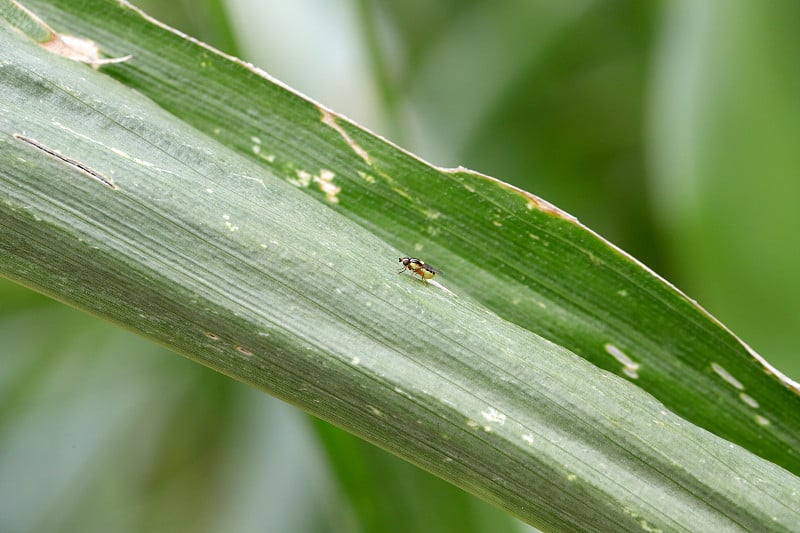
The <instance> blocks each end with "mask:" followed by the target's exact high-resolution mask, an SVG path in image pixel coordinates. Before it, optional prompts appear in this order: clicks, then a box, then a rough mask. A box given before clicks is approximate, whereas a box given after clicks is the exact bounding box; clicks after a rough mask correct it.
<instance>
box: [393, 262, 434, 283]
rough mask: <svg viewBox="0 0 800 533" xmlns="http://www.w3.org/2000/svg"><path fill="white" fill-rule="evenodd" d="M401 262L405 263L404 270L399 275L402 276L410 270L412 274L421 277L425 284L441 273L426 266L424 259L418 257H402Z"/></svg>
mask: <svg viewBox="0 0 800 533" xmlns="http://www.w3.org/2000/svg"><path fill="white" fill-rule="evenodd" d="M400 262H401V263H403V268H401V269H400V271H399V272H398V274H402V273H403V272H405V271H406V270H410V271H411V274H412V275H413V274H416V275H418V276H419V277H420V279H421V280H422V282H423V283H427V280H429V279H433V277H434V276H435V275H436V274H437V273H438V272H439V271H438V270H436V269H435V268H433V267H432V266H430V265H426V264H425V261H423V260H422V259H417V258H416V257H401V258H400Z"/></svg>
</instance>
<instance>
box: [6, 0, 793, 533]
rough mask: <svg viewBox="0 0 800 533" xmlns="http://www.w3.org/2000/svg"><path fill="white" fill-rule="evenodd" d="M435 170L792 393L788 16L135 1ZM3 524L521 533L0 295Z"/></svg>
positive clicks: (519, 5)
mask: <svg viewBox="0 0 800 533" xmlns="http://www.w3.org/2000/svg"><path fill="white" fill-rule="evenodd" d="M136 3H137V5H139V6H141V7H143V8H144V9H145V10H146V11H148V12H149V13H151V14H152V15H154V16H156V17H157V18H160V19H162V20H164V21H165V22H167V23H169V24H171V25H173V26H175V27H177V28H179V29H181V30H183V31H185V32H186V33H188V34H190V35H193V36H195V37H198V38H200V39H203V40H206V41H208V42H210V43H212V44H214V45H215V46H217V47H219V48H221V49H222V50H224V51H227V52H230V53H233V54H236V55H239V56H241V57H244V58H245V59H248V60H250V61H252V62H253V63H255V64H257V65H258V66H260V67H262V68H263V69H265V70H266V71H268V72H269V73H270V74H272V75H273V76H275V77H277V78H278V79H280V80H282V81H284V82H285V83H287V84H289V85H290V86H292V87H294V88H296V89H297V90H299V91H300V92H302V93H304V94H306V95H308V96H309V97H311V98H313V99H315V100H317V101H319V102H321V103H323V104H325V105H326V106H328V107H330V108H333V109H334V110H336V111H338V112H340V113H343V114H345V115H347V116H349V117H350V118H352V119H354V120H356V121H357V122H360V123H361V124H364V125H365V126H367V127H369V128H370V129H372V130H373V131H375V132H376V133H379V134H381V135H383V136H385V137H387V138H388V139H390V140H392V141H394V142H396V143H397V144H400V145H401V146H403V147H405V148H408V149H409V150H411V151H413V152H415V153H417V154H419V155H421V156H423V157H424V158H426V159H427V160H429V161H431V162H432V163H435V164H437V165H442V166H456V165H463V166H467V167H469V168H472V169H475V170H479V171H482V172H485V173H487V174H490V175H493V176H495V177H498V178H501V179H503V180H506V181H509V182H511V183H513V184H515V185H518V186H520V187H522V188H524V189H527V190H529V191H531V192H533V193H535V194H537V195H539V196H541V197H543V198H545V199H547V200H549V201H550V202H552V203H554V204H556V205H558V206H559V207H561V208H563V209H565V210H566V211H568V212H570V213H571V214H573V215H576V216H577V217H578V218H579V219H580V220H581V221H582V222H583V223H585V224H586V225H588V226H589V227H590V228H592V229H594V230H595V231H597V232H598V233H600V234H601V235H603V236H605V237H606V238H608V239H609V240H611V241H612V242H614V243H616V244H617V245H619V246H620V247H621V248H623V249H625V250H626V251H628V252H630V253H631V254H633V255H634V256H636V257H637V258H639V259H641V260H642V261H643V262H645V263H646V264H647V265H649V266H650V267H651V268H653V269H654V270H655V271H656V272H658V273H659V274H661V275H662V276H664V277H665V278H666V279H668V280H670V281H671V282H672V283H674V284H675V285H677V286H678V287H679V288H680V289H682V290H683V291H684V292H686V293H687V294H688V295H689V296H690V297H692V298H694V299H696V300H697V301H698V302H699V303H700V304H701V305H703V306H704V307H705V308H706V309H708V310H709V311H710V312H711V313H712V314H714V315H715V316H716V317H717V318H719V319H720V320H721V321H722V322H723V323H724V324H726V325H727V326H728V327H730V328H731V329H732V330H733V331H734V332H735V333H737V334H738V335H739V336H740V337H741V338H743V339H744V340H745V341H746V342H747V343H749V344H750V345H751V346H752V347H753V348H754V349H755V350H756V351H758V352H760V353H761V354H762V355H763V356H764V357H766V358H767V359H768V360H769V361H770V362H771V363H772V364H774V365H775V366H777V367H778V368H779V369H781V370H782V371H784V372H785V373H787V374H788V375H789V376H791V377H793V378H795V379H798V378H800V357H798V356H797V355H796V354H795V346H794V344H795V343H794V342H793V340H794V335H793V334H794V332H795V331H797V330H800V276H798V272H800V253H798V251H799V250H798V242H797V239H796V238H794V237H793V235H794V234H795V231H796V230H797V229H798V228H800V220H799V219H800V214H799V213H800V210H798V209H797V207H796V205H795V204H796V202H797V201H798V200H800V179H799V178H800V37H798V33H797V28H798V27H800V4H799V3H797V2H794V1H790V0H785V1H767V2H751V1H747V0H707V1H704V2H694V1H691V0H675V1H671V2H655V1H652V2H640V1H637V0H607V1H602V2H601V1H589V0H572V1H568V2H563V1H560V0H550V1H539V0H500V1H492V2H489V1H486V0H484V1H477V0H474V1H469V0H467V1H465V0H439V1H434V2H429V1H421V0H405V1H403V2H391V1H388V0H335V1H332V0H299V1H295V2H280V1H278V0H269V1H265V0H228V1H227V2H224V1H222V0H216V1H210V0H202V1H200V0H180V1H177V0H176V1H172V2H161V1H157V0H139V1H138V2H136ZM0 346H2V354H3V356H2V364H0V472H2V476H0V531H3V532H17V531H81V532H92V531H98V532H99V531H110V530H113V531H117V532H125V531H148V532H159V531H164V532H167V531H184V530H192V531H196V532H216V531H226V532H229V531H233V532H249V531H268V532H273V531H274V532H306V531H308V532H317V531H319V532H326V531H337V532H338V531H375V532H379V531H380V532H391V531H423V532H428V531H431V532H438V531H441V532H445V531H454V532H469V531H475V532H478V531H524V530H525V529H526V527H525V526H523V525H521V524H519V523H518V522H516V521H514V520H512V519H510V518H508V517H506V516H505V515H503V514H502V513H501V512H499V511H497V510H495V509H493V508H491V507H490V506H488V505H487V504H484V503H481V502H479V501H477V500H476V499H474V498H472V497H470V496H468V495H466V494H464V493H462V492H460V491H458V490H456V489H453V488H451V487H449V486H448V485H446V484H444V483H443V482H440V481H438V480H436V479H434V478H432V477H431V476H429V475H427V474H425V473H423V472H421V471H419V470H417V469H416V468H415V467H412V466H410V465H407V464H405V463H402V462H401V461H399V460H397V459H395V458H393V457H391V456H388V455H387V454H385V453H383V452H381V451H380V450H377V449H375V448H374V447H372V446H370V445H367V444H364V443H361V442H359V441H357V440H356V439H354V438H351V437H350V436H348V435H347V434H345V433H343V432H341V431H338V430H336V429H334V428H331V427H330V426H328V425H327V424H324V423H321V422H317V421H313V420H312V419H310V418H308V417H306V416H305V415H303V414H302V413H300V412H299V411H298V410H296V409H294V408H291V407H289V406H286V405H284V404H282V403H280V402H278V401H277V400H274V399H272V398H270V397H268V396H266V395H265V394H262V393H260V392H258V391H255V390H251V389H249V388H247V387H245V386H243V385H241V384H238V383H235V382H233V381H231V380H229V379H228V378H225V377H223V376H221V375H218V374H215V373H214V372H212V371H210V370H207V369H205V368H201V367H199V366H198V365H196V364H194V363H191V362H189V361H187V360H184V359H183V358H181V357H177V356H175V355H174V354H171V353H169V352H167V351H165V350H164V349H162V348H160V347H158V346H155V345H153V344H152V343H149V342H147V341H144V340H142V339H139V338H137V337H135V336H133V335H131V334H130V333H127V332H125V331H122V330H120V329H119V328H117V327H114V326H112V325H109V324H106V323H103V322H100V321H98V320H97V319H94V318H92V317H89V316H85V315H83V314H81V313H79V312H77V311H74V310H71V309H69V308H67V307H65V306H63V305H61V304H58V303H56V302H53V301H51V300H48V299H46V298H44V297H42V296H39V295H36V294H34V293H32V292H30V291H28V290H26V289H23V288H21V287H19V286H16V285H13V284H11V283H9V282H6V281H2V280H0Z"/></svg>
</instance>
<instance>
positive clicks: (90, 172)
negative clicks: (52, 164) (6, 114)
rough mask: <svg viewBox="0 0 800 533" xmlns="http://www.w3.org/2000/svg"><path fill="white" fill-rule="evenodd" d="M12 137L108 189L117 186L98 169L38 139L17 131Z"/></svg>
mask: <svg viewBox="0 0 800 533" xmlns="http://www.w3.org/2000/svg"><path fill="white" fill-rule="evenodd" d="M14 138H15V139H17V140H18V141H20V142H23V143H25V144H27V145H29V146H33V147H34V148H36V149H37V150H39V151H41V152H44V153H46V154H47V155H49V156H51V157H54V158H56V159H58V160H59V161H61V162H62V163H66V164H67V165H69V166H71V167H72V168H74V169H76V170H78V171H80V172H81V173H82V174H84V175H86V176H89V177H90V178H92V179H94V180H97V181H99V182H100V183H102V184H103V185H105V186H106V187H108V188H109V189H114V190H116V189H117V186H116V185H114V181H113V180H112V179H111V178H109V177H107V176H104V175H103V174H101V173H99V172H98V171H96V170H94V169H93V168H91V167H89V166H88V165H85V164H83V163H81V162H80V161H77V160H75V159H72V158H71V157H66V156H64V155H61V154H60V153H59V152H58V150H54V149H53V148H49V147H47V146H45V145H43V144H42V143H40V142H39V141H36V140H34V139H31V138H30V137H26V136H25V135H21V134H19V133H15V134H14Z"/></svg>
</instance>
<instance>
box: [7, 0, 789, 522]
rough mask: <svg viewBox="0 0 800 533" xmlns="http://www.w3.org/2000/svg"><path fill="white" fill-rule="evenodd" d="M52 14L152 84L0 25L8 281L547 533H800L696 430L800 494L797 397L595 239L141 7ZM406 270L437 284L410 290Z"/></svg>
mask: <svg viewBox="0 0 800 533" xmlns="http://www.w3.org/2000/svg"><path fill="white" fill-rule="evenodd" d="M30 6H33V7H35V11H36V12H37V13H38V14H39V15H40V16H41V17H42V18H44V19H46V20H47V21H48V24H50V25H51V26H52V27H53V28H54V29H55V30H56V31H57V32H63V33H71V34H77V35H80V36H83V37H87V38H91V39H92V40H94V41H95V42H97V43H98V44H99V45H100V47H101V50H102V51H103V52H104V53H105V54H107V55H109V56H115V57H119V56H125V55H128V54H130V55H132V56H133V59H131V60H130V61H128V62H126V63H122V64H119V65H115V66H106V67H103V70H102V71H101V72H96V71H92V70H91V69H89V68H88V67H86V66H84V65H80V64H77V63H75V62H73V61H70V60H68V59H66V58H62V57H58V56H56V55H54V54H51V53H50V52H48V51H46V50H44V49H42V48H41V47H38V46H37V45H35V44H34V43H33V42H32V41H29V40H26V38H25V37H24V36H22V35H21V34H20V33H18V32H16V31H14V30H11V29H9V28H8V26H6V25H3V26H2V31H1V32H0V47H2V49H3V50H4V52H3V54H4V55H3V59H2V64H1V65H0V68H2V75H3V76H2V79H3V80H4V81H3V85H2V86H1V87H2V100H1V101H0V105H1V106H2V107H1V109H2V114H1V115H0V120H1V121H2V122H0V128H2V129H1V131H2V133H3V137H2V140H0V142H2V144H0V160H2V161H3V167H2V170H1V171H0V205H2V211H0V226H2V228H3V231H2V234H1V235H2V237H1V238H0V272H2V273H3V274H4V275H6V276H8V277H10V278H12V279H15V280H17V281H19V282H21V283H24V284H26V285H28V286H32V287H35V288H37V289H38V290H40V291H42V292H45V293H48V294H51V295H53V296H55V297H57V298H59V299H62V300H64V301H67V302H69V303H71V304H73V305H76V306H78V307H81V308H84V309H87V310H90V311H91V312H93V313H95V314H98V315H100V316H104V317H107V318H109V319H111V320H114V321H116V322H118V323H121V324H124V325H125V326H126V327H128V328H131V329H133V330H136V331H138V332H140V333H142V334H144V335H146V336H148V337H150V338H153V339H156V340H158V341H160V342H162V343H164V344H166V345H168V346H170V347H171V348H173V349H175V350H176V351H179V352H181V353H184V354H185V355H187V356H189V357H191V358H192V359H195V360H197V361H199V362H202V363H203V364H206V365H207V366H210V367H212V368H215V369H217V370H219V371H221V372H223V373H225V374H228V375H230V376H232V377H235V378H236V379H239V380H241V381H244V382H247V383H251V384H253V385H256V386H258V387H260V388H263V389H265V390H267V391H269V392H271V393H272V394H274V395H276V396H278V397H281V398H283V399H285V400H287V401H289V402H291V403H294V404H296V405H299V406H301V407H303V408H304V409H306V410H307V411H309V412H311V413H313V414H316V415H317V416H319V417H321V418H323V419H325V420H328V421H331V422H333V423H335V424H337V425H340V426H342V427H344V428H346V429H348V430H349V431H352V432H353V433H355V434H357V435H360V436H362V437H364V438H366V439H367V440H370V441H372V442H374V443H376V444H378V445H380V446H382V447H384V448H386V449H388V450H391V451H393V452H394V453H397V454H398V455H400V456H402V457H404V458H406V459H408V460H410V461H412V462H414V463H415V464H418V465H420V466H422V467H424V468H426V469H427V470H430V471H432V472H434V473H436V474H437V475H440V476H441V477H443V478H445V479H448V480H450V481H451V482H453V483H455V484H457V485H459V486H461V487H463V488H465V489H467V490H469V491H470V492H473V493H475V494H477V495H479V496H481V497H483V498H485V499H487V500H488V501H491V502H493V503H495V504H496V505H498V506H500V507H503V508H505V509H508V510H509V511H511V512H512V513H514V514H515V515H517V516H519V517H521V518H523V519H525V520H527V521H529V522H530V523H532V524H536V525H539V526H543V527H547V528H581V529H598V530H612V529H613V530H617V529H633V528H639V527H659V528H662V529H680V528H687V529H688V528H692V529H698V528H700V529H709V530H711V529H719V528H722V527H726V528H730V527H737V526H738V527H743V528H747V529H764V528H775V529H791V528H792V527H793V525H794V524H795V523H796V521H797V519H798V516H797V515H798V513H797V511H796V509H797V508H798V505H797V503H798V498H799V497H800V496H798V494H800V491H798V488H799V487H800V484H799V483H798V479H797V478H796V477H795V476H793V475H792V474H789V473H788V472H786V471H785V470H783V469H782V468H780V467H778V466H776V465H775V464H772V463H770V462H769V461H768V460H765V459H761V458H759V457H757V456H755V455H753V454H751V453H749V452H747V451H745V450H744V449H742V448H740V447H738V446H735V445H733V444H730V443H728V442H725V441H723V440H722V439H720V438H719V437H715V436H713V435H711V434H710V433H708V432H706V431H705V430H703V429H700V428H699V427H697V426H695V425H693V424H692V423H696V424H699V425H701V426H703V427H705V428H707V429H710V430H712V431H714V432H716V433H717V434H719V435H721V436H723V437H727V438H730V439H731V440H733V441H735V442H737V443H739V444H741V445H742V446H745V447H747V448H748V449H750V450H751V451H753V452H755V453H758V454H759V455H761V456H762V457H765V458H767V459H769V460H771V461H773V462H775V463H778V464H780V465H783V466H785V467H787V468H789V469H794V471H796V468H797V465H798V456H797V451H796V450H797V447H796V444H797V442H798V438H797V435H798V434H797V427H798V424H797V416H800V415H798V411H797V409H796V406H797V395H796V392H795V391H794V390H792V389H791V388H790V387H791V385H792V384H790V383H788V381H786V380H784V381H779V380H778V379H776V377H775V375H774V373H771V374H767V373H765V372H764V367H763V366H762V364H761V362H760V361H759V360H757V359H756V358H754V355H753V354H751V353H750V352H749V351H748V350H747V349H746V347H744V346H743V345H742V344H741V342H740V341H738V339H736V338H735V337H734V336H733V335H731V334H730V333H729V332H728V331H727V330H725V329H724V328H723V327H722V326H720V325H719V324H718V323H717V322H715V321H714V320H713V319H711V318H710V317H709V316H708V315H707V314H705V313H704V312H703V311H702V310H701V309H699V308H698V307H697V306H696V305H695V304H693V303H692V302H691V301H689V300H687V299H686V298H685V297H684V296H683V295H681V294H680V293H678V292H677V291H676V290H674V289H673V288H672V287H670V286H669V285H668V284H666V283H665V282H663V281H662V280H660V279H659V278H657V277H656V276H655V275H653V274H652V273H650V272H649V271H648V270H646V269H645V268H643V267H642V266H641V265H639V264H638V263H636V262H635V261H634V260H632V259H631V258H630V257H628V256H626V255H625V254H623V253H621V252H620V251H619V250H617V249H616V248H614V247H613V246H611V245H609V244H608V243H606V242H605V241H603V240H602V239H600V238H599V237H597V236H596V235H594V234H593V233H591V232H590V231H588V230H587V229H585V228H584V227H582V226H580V225H579V224H577V222H576V221H575V220H574V219H572V218H571V217H569V216H568V215H565V214H564V213H562V212H560V211H559V210H557V209H555V208H553V207H552V206H549V205H548V204H546V203H545V202H543V201H541V200H539V199H537V198H535V197H533V196H531V195H528V194H527V193H524V192H522V191H518V190H515V189H513V188H511V187H509V186H507V185H505V184H502V183H500V182H497V181H494V180H491V179H489V178H486V177H483V176H480V175H477V174H475V173H472V172H469V171H465V170H456V171H443V170H441V169H437V168H434V167H431V166H430V165H427V164H426V163H424V162H422V161H420V160H418V159H416V158H414V157H412V156H410V155H409V154H407V153H404V152H402V151H400V150H398V149H397V148H395V147H393V146H391V145H389V144H387V143H386V142H385V141H383V140H381V139H379V138H376V137H375V136H373V135H372V134H370V133H368V132H365V131H364V130H362V129H360V128H359V127H357V126H355V125H353V124H351V123H349V122H347V121H346V120H344V119H341V118H339V117H336V116H335V115H334V114H332V113H331V112H330V111H327V110H325V109H323V108H320V107H319V106H317V105H316V104H314V103H312V102H308V101H307V100H305V99H303V98H301V97H299V96H297V95H296V94H294V93H292V92H290V91H288V90H286V89H285V88H283V87H281V86H280V85H277V84H275V83H272V82H270V81H269V80H268V79H266V78H265V77H264V76H263V75H262V74H261V73H260V72H258V71H256V70H255V69H253V68H251V67H249V66H248V65H245V64H242V63H240V62H236V61H233V60H231V59H230V58H226V57H223V56H220V55H218V54H217V53H215V52H214V51H212V50H210V49H208V48H205V47H203V46H202V45H200V44H196V43H195V44H192V43H188V42H187V41H186V40H185V39H184V38H183V37H181V36H179V35H175V34H173V33H170V32H169V31H166V30H165V29H164V28H162V27H160V26H158V25H155V24H154V23H153V21H151V20H149V19H147V18H146V17H143V16H142V15H141V14H140V13H138V12H136V11H135V10H132V9H131V8H129V7H128V6H126V5H124V4H123V5H118V4H115V3H110V2H99V1H98V2H90V3H87V4H82V5H81V6H74V5H73V4H72V3H71V2H52V3H51V4H47V3H43V2H31V3H30ZM89 6H90V7H89ZM167 59H168V60H167ZM106 74H111V75H113V76H114V77H116V79H117V80H118V81H115V80H113V79H111V78H110V77H109V76H107V75H106ZM120 82H121V83H120ZM131 89H136V91H133V90H131ZM143 95H144V96H143ZM412 251H413V252H412ZM411 253H414V255H420V256H422V257H423V258H424V259H425V260H426V261H430V262H431V263H434V264H435V265H437V266H439V267H441V268H442V269H443V270H444V272H445V273H444V274H443V275H442V276H440V278H441V285H439V284H437V285H432V284H430V285H425V284H422V283H420V282H419V281H414V280H412V279H411V278H410V277H409V276H408V275H406V276H403V277H399V276H397V275H396V274H395V273H394V272H393V270H392V269H393V268H395V267H397V262H396V258H397V257H398V256H400V255H406V254H411ZM445 286H446V288H445ZM539 335H542V336H544V337H546V338H548V339H550V340H549V341H548V340H545V338H543V337H542V336H539ZM551 341H553V342H551ZM573 352H574V353H573ZM576 353H577V354H578V355H581V356H582V357H584V358H585V359H587V360H588V361H589V362H587V361H586V360H584V359H581V358H579V357H576V356H575V354H576ZM592 363H595V364H596V365H597V366H595V364H592ZM602 368H607V369H609V370H612V371H614V372H617V373H619V374H620V375H625V376H628V378H629V379H631V380H635V384H636V385H638V386H634V385H632V384H631V383H628V382H626V380H625V379H621V378H620V377H616V376H613V375H611V374H610V373H608V372H606V371H605V370H602ZM645 391H647V392H645ZM648 392H649V393H648ZM651 394H652V395H653V396H656V397H657V398H658V399H659V400H660V401H658V400H655V399H654V398H653V396H651ZM661 402H664V404H666V405H667V407H668V408H669V409H672V410H673V411H675V412H676V413H677V414H678V415H682V416H683V417H685V418H686V419H688V420H690V421H691V422H692V423H689V422H687V421H686V420H684V419H682V418H680V417H679V416H676V414H673V413H672V412H670V411H669V410H668V409H666V408H665V407H664V405H663V404H662V403H661Z"/></svg>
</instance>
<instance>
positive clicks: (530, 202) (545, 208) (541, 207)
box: [439, 167, 578, 222]
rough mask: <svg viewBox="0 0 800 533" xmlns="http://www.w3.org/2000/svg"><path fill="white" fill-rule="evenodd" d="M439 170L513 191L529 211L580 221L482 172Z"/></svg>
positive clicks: (540, 199) (548, 203)
mask: <svg viewBox="0 0 800 533" xmlns="http://www.w3.org/2000/svg"><path fill="white" fill-rule="evenodd" d="M439 170H440V171H442V172H446V173H448V174H469V175H470V176H474V177H476V178H480V179H484V180H486V181H490V182H492V183H493V184H495V185H497V186H499V187H502V188H503V189H507V190H509V191H511V192H513V193H515V194H518V195H519V196H521V197H522V198H524V199H525V201H526V205H527V207H528V209H536V210H537V211H542V212H545V213H550V214H551V215H555V216H557V217H559V218H563V219H564V220H568V221H570V222H577V221H578V219H577V218H575V217H574V216H572V215H570V214H569V213H567V212H566V211H564V210H562V209H559V208H558V207H556V206H554V205H553V204H551V203H550V202H548V201H547V200H543V199H542V198H539V197H538V196H536V195H535V194H531V193H529V192H528V191H526V190H524V189H520V188H519V187H515V186H514V185H511V184H510V183H506V182H504V181H502V180H499V179H497V178H493V177H492V176H487V175H486V174H481V173H480V172H476V171H474V170H470V169H468V168H464V167H457V168H440V169H439ZM464 187H466V188H467V190H469V191H470V192H474V189H473V188H470V187H469V186H467V185H464Z"/></svg>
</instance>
